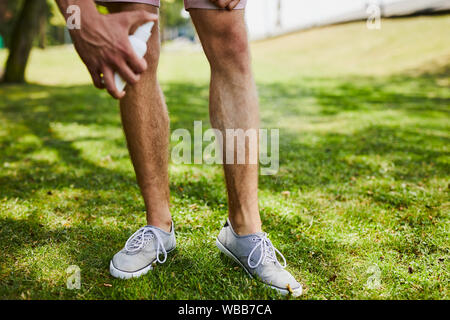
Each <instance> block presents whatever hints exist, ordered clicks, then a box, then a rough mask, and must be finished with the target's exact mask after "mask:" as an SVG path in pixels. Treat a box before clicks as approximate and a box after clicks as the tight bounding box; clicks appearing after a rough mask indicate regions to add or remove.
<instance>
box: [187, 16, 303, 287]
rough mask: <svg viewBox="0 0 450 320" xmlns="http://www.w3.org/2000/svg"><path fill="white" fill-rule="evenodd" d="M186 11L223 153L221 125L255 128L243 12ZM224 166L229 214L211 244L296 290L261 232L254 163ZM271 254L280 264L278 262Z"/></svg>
mask: <svg viewBox="0 0 450 320" xmlns="http://www.w3.org/2000/svg"><path fill="white" fill-rule="evenodd" d="M190 14H191V17H192V20H193V22H194V25H195V27H196V29H197V32H198V34H199V37H200V40H201V42H202V45H203V49H204V51H205V53H206V56H207V58H208V61H209V63H210V66H211V88H210V105H209V108H210V118H211V124H212V126H213V127H214V128H216V129H218V130H220V131H221V132H222V135H223V137H224V142H223V148H222V149H223V155H224V157H226V154H227V152H226V151H227V143H226V130H227V129H234V130H236V129H243V130H244V131H246V130H248V129H251V130H257V129H258V127H259V111H258V109H259V108H258V97H257V92H256V86H255V83H254V81H253V77H252V73H251V68H250V54H249V45H248V41H247V32H246V28H245V23H244V11H243V10H234V11H225V10H205V9H191V10H190ZM251 143H252V142H251V139H249V141H248V143H245V152H246V154H248V152H249V151H250V150H252V149H253V151H254V150H256V152H257V150H258V148H257V146H256V147H255V146H253V148H252V146H251V145H250V144H251ZM254 143H256V144H257V142H254ZM238 151H240V150H238ZM234 153H235V154H236V152H234ZM224 160H226V159H224ZM224 163H225V161H224ZM224 169H225V180H226V184H227V191H228V203H229V219H228V220H227V223H226V224H225V226H224V228H223V229H222V230H221V231H220V233H219V236H218V237H217V240H216V245H217V247H218V248H219V249H220V250H221V251H222V252H223V253H225V254H226V255H228V256H229V257H231V258H232V259H234V260H235V261H236V262H238V263H239V264H240V265H241V266H242V267H243V268H244V269H245V270H246V271H247V273H249V274H250V275H251V276H256V277H257V278H259V279H260V280H261V281H262V282H263V283H265V284H266V285H268V286H270V287H271V288H273V289H276V290H277V291H279V292H281V293H283V294H287V293H289V292H291V293H292V294H293V295H294V296H297V295H300V294H301V293H302V286H301V284H300V283H298V282H297V281H296V280H295V279H294V277H293V276H292V275H291V274H290V273H289V272H288V271H287V270H285V269H284V267H285V263H286V261H285V259H284V257H283V256H282V255H281V253H280V252H279V251H278V250H277V249H276V248H275V247H274V246H273V244H272V243H271V241H270V240H269V238H268V237H267V234H266V233H264V232H261V219H260V216H259V209H258V165H257V164H251V163H249V162H248V158H246V163H245V164H224ZM277 253H278V254H279V255H280V256H281V257H282V258H283V260H284V265H282V264H281V263H280V262H279V261H278V258H277Z"/></svg>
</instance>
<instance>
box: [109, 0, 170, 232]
mask: <svg viewBox="0 0 450 320" xmlns="http://www.w3.org/2000/svg"><path fill="white" fill-rule="evenodd" d="M107 7H108V10H109V11H110V12H119V11H126V10H148V11H149V12H151V13H158V8H157V7H154V6H151V5H147V4H132V3H109V4H107ZM159 53H160V42H159V32H158V26H157V25H155V26H154V28H153V30H152V36H151V38H150V40H149V42H148V51H147V54H146V56H145V58H146V61H147V64H148V68H147V70H146V71H145V72H144V73H143V74H141V78H140V80H139V82H138V83H136V84H135V85H133V86H128V87H127V88H126V95H125V97H124V98H123V99H122V100H121V101H120V111H121V116H122V124H123V128H124V131H125V136H126V139H127V144H128V150H129V152H130V156H131V160H132V162H133V166H134V170H135V172H136V177H137V181H138V184H139V187H140V189H141V193H142V196H143V198H144V202H145V206H146V210H147V223H148V224H149V225H152V226H156V227H159V228H161V229H163V230H165V231H169V230H170V227H171V222H172V219H171V216H170V212H169V178H168V154H169V153H168V146H169V117H168V114H167V108H166V105H165V101H164V96H163V94H162V91H161V89H160V87H159V84H158V80H157V78H156V71H157V67H158V60H159Z"/></svg>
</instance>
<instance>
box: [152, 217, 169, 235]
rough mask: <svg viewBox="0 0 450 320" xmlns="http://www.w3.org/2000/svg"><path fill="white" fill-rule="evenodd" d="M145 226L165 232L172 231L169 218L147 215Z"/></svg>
mask: <svg viewBox="0 0 450 320" xmlns="http://www.w3.org/2000/svg"><path fill="white" fill-rule="evenodd" d="M147 224H148V225H149V226H154V227H158V228H160V229H161V230H164V231H166V232H171V231H172V217H170V216H169V217H168V218H156V217H153V216H149V215H147Z"/></svg>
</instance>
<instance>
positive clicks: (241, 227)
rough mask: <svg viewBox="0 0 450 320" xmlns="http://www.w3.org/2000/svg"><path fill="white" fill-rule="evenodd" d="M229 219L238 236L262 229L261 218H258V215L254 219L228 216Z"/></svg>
mask: <svg viewBox="0 0 450 320" xmlns="http://www.w3.org/2000/svg"><path fill="white" fill-rule="evenodd" d="M229 220H230V223H231V227H232V228H233V230H234V232H236V233H237V234H238V235H239V236H245V235H248V234H253V233H256V232H261V231H262V229H261V219H259V216H258V218H255V219H245V218H243V219H242V218H241V219H240V218H236V217H229Z"/></svg>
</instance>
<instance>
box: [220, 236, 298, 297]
mask: <svg viewBox="0 0 450 320" xmlns="http://www.w3.org/2000/svg"><path fill="white" fill-rule="evenodd" d="M216 246H217V248H219V250H220V251H221V252H222V253H224V254H225V255H226V256H228V257H229V258H231V259H233V260H234V261H236V262H237V263H238V264H239V265H240V266H241V267H242V268H243V269H244V270H245V272H247V274H248V275H249V276H250V278H252V279H253V278H254V277H253V275H252V274H251V273H250V272H249V271H248V270H247V268H246V267H245V266H244V265H243V264H242V263H241V261H239V259H238V258H236V256H235V255H234V254H233V253H232V252H231V251H230V250H228V249H227V248H226V247H225V246H224V245H223V244H222V243H221V242H220V241H219V239H216ZM260 282H261V283H262V284H264V285H265V286H266V287H269V288H271V289H275V290H277V291H278V292H279V293H281V294H282V295H287V294H289V293H290V291H289V290H287V289H282V288H278V287H275V286H272V285H270V284H268V283H264V282H262V281H260ZM302 291H303V290H302V287H300V288H297V289H295V290H292V296H294V297H298V296H300V295H301V294H302Z"/></svg>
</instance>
